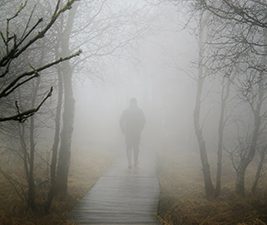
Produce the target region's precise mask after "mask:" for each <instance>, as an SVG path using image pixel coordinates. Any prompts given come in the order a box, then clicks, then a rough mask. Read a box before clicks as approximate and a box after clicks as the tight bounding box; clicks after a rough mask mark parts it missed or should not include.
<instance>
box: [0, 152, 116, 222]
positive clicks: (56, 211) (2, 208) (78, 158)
mask: <svg viewBox="0 0 267 225" xmlns="http://www.w3.org/2000/svg"><path fill="white" fill-rule="evenodd" d="M111 161H112V155H110V154H108V153H106V152H103V151H102V152H101V151H99V150H98V151H93V150H91V151H77V150H76V151H75V152H74V153H73V157H72V163H71V170H70V177H69V196H68V198H67V199H66V200H65V201H60V200H56V201H54V203H53V206H52V210H51V213H50V214H49V215H41V214H39V215H36V214H33V213H30V212H29V211H25V206H24V205H23V203H22V202H21V201H20V200H19V198H18V197H17V195H16V193H15V192H14V189H13V188H12V187H11V185H10V184H9V183H8V182H7V181H6V180H5V179H4V178H3V177H2V176H0V224H1V225H70V224H73V223H72V222H71V221H68V220H67V215H68V213H69V211H70V210H71V209H72V208H73V207H74V205H75V204H76V203H77V201H79V200H80V199H81V198H82V197H83V196H84V195H85V194H86V193H87V192H88V190H89V189H90V188H91V187H92V186H93V185H94V183H95V182H96V180H97V179H98V177H100V176H101V175H102V174H103V173H104V171H105V170H106V169H107V168H108V167H109V166H110V164H111Z"/></svg>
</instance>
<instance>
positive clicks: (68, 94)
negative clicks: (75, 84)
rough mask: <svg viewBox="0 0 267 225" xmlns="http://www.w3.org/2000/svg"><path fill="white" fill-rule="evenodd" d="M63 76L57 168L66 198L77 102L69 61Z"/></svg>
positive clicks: (65, 34)
mask: <svg viewBox="0 0 267 225" xmlns="http://www.w3.org/2000/svg"><path fill="white" fill-rule="evenodd" d="M77 8H78V4H77V3H76V4H74V5H73V8H72V9H71V11H70V13H69V16H68V19H67V23H66V27H65V30H64V31H63V35H62V40H61V44H62V46H61V48H62V51H63V52H62V54H63V55H68V54H69V53H70V46H69V44H70V43H69V40H70V35H71V31H72V28H73V22H74V18H75V14H76V12H77ZM62 74H63V87H64V111H63V118H62V123H63V126H62V131H61V144H60V148H59V159H58V167H57V193H58V194H60V195H61V196H66V194H67V191H68V175H69V165H70V156H71V141H72V133H73V122H74V106H75V101H74V97H73V89H72V74H73V69H72V67H71V64H70V62H69V61H67V62H64V64H62Z"/></svg>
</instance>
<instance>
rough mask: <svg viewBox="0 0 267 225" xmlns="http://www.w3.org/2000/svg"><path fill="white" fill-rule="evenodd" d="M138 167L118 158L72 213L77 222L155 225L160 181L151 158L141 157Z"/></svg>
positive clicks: (104, 224)
mask: <svg viewBox="0 0 267 225" xmlns="http://www.w3.org/2000/svg"><path fill="white" fill-rule="evenodd" d="M140 161H141V162H140V165H139V167H138V168H137V169H131V170H129V169H128V168H127V165H126V162H125V159H124V158H123V159H120V160H118V161H117V162H116V163H114V165H113V166H112V168H111V169H110V170H109V171H108V172H107V173H106V174H105V175H104V176H102V177H101V178H100V179H99V180H98V181H97V183H96V184H95V185H94V187H93V188H92V189H91V190H90V191H89V193H88V194H87V195H86V196H85V197H84V199H83V200H82V201H81V202H80V203H79V204H78V205H77V207H76V208H75V209H74V210H73V212H72V214H71V216H72V218H73V220H74V221H75V222H76V223H77V224H83V225H87V224H102V225H108V224H123V225H127V224H131V225H134V224H136V225H137V224H139V225H140V224H142V225H146V224H147V225H157V224H159V223H158V221H157V218H156V215H157V208H158V199H159V183H158V178H157V176H156V166H155V160H154V157H152V156H151V155H149V154H147V155H146V156H144V155H143V156H141V160H140Z"/></svg>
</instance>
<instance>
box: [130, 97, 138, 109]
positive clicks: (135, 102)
mask: <svg viewBox="0 0 267 225" xmlns="http://www.w3.org/2000/svg"><path fill="white" fill-rule="evenodd" d="M136 106H137V100H136V98H131V99H130V107H136Z"/></svg>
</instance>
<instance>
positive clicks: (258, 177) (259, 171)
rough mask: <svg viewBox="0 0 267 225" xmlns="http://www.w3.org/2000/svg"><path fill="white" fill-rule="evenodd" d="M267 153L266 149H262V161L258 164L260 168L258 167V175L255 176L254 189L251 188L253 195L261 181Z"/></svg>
mask: <svg viewBox="0 0 267 225" xmlns="http://www.w3.org/2000/svg"><path fill="white" fill-rule="evenodd" d="M265 153H266V147H265V148H264V149H262V150H261V152H260V161H259V164H258V167H257V172H256V175H255V180H254V182H253V185H252V188H251V192H252V193H253V194H254V193H255V192H256V190H257V186H258V183H259V179H260V177H261V171H262V168H263V164H264V160H265Z"/></svg>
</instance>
